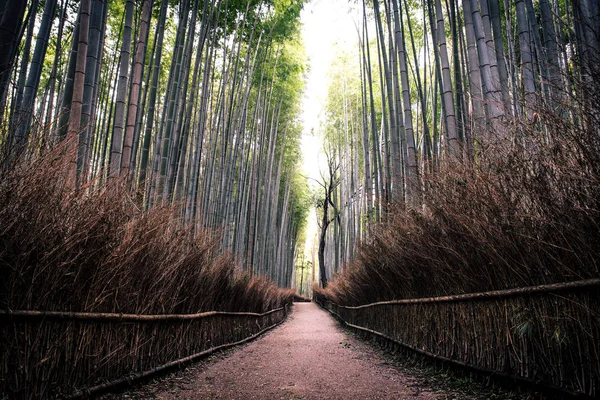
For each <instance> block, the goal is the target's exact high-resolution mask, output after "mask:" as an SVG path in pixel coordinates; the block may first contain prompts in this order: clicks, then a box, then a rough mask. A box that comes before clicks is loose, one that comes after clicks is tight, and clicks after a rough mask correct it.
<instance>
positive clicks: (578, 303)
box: [313, 80, 600, 398]
mask: <svg viewBox="0 0 600 400" xmlns="http://www.w3.org/2000/svg"><path fill="white" fill-rule="evenodd" d="M595 82H596V84H595V85H593V84H592V85H589V86H586V87H585V88H584V87H581V88H580V89H579V90H578V92H577V93H578V96H577V97H575V96H572V97H567V96H566V95H565V96H564V97H562V98H561V102H558V101H557V102H555V103H553V104H552V105H551V106H546V107H537V108H536V109H535V110H534V109H530V112H529V114H528V115H529V117H524V118H523V119H513V120H505V121H503V123H502V130H501V131H497V132H492V133H488V134H487V135H488V139H482V141H484V142H486V143H487V144H486V145H485V146H484V145H480V146H478V148H477V151H478V154H477V157H476V160H477V161H476V163H475V164H473V165H465V164H461V165H457V164H454V165H452V164H450V163H448V164H447V165H445V166H444V167H443V168H441V170H438V171H436V172H435V173H433V174H431V175H429V176H427V177H425V179H423V186H422V188H423V190H422V193H421V198H420V201H419V205H418V206H417V207H404V206H403V205H393V206H391V207H390V208H389V209H388V213H387V214H386V218H385V220H384V222H382V223H380V224H378V225H376V226H372V227H371V231H370V233H369V235H368V240H367V241H366V242H364V243H362V244H361V245H360V250H359V252H358V256H357V257H356V258H355V260H353V262H352V263H351V264H350V265H348V266H347V267H346V268H345V269H343V270H342V272H341V273H340V274H339V275H338V276H337V277H335V279H334V280H333V281H332V282H331V283H330V284H329V285H328V286H327V288H325V289H322V288H318V287H315V288H314V291H313V293H314V294H313V296H314V298H315V299H316V301H317V302H319V303H320V304H322V305H323V306H324V307H326V308H328V309H329V310H330V311H332V312H334V313H335V314H337V315H338V316H339V317H340V318H341V319H343V320H344V321H345V322H347V323H349V324H351V325H353V326H355V327H358V328H357V329H361V330H363V331H365V332H369V333H370V334H374V335H383V337H385V338H386V340H389V341H391V342H395V343H397V344H399V345H400V346H401V347H402V348H404V349H410V351H411V352H414V353H420V354H424V355H427V356H429V357H432V358H434V359H440V360H444V361H448V362H450V363H451V364H452V365H454V366H456V365H460V366H462V367H465V368H467V369H468V370H469V371H478V373H480V374H481V376H484V377H485V378H486V379H487V378H489V377H490V376H498V377H500V376H501V377H504V379H505V380H506V381H508V382H513V383H514V382H515V381H516V380H518V381H519V382H520V383H522V384H523V385H526V386H533V387H535V390H537V389H540V390H546V391H551V392H552V393H556V396H559V397H561V398H562V397H563V396H573V397H577V396H583V397H584V398H585V396H588V397H592V398H596V397H597V396H598V387H600V385H599V383H600V374H599V373H598V371H600V360H599V359H598V357H597V355H598V351H599V349H598V343H600V342H599V340H598V339H599V338H600V324H599V323H598V321H599V320H600V312H599V310H600V295H599V293H598V290H597V288H598V284H597V282H596V283H593V282H595V281H591V280H590V281H587V283H588V284H589V286H588V287H587V288H584V289H581V290H572V291H568V292H567V291H565V292H561V293H550V292H548V293H545V294H542V293H541V294H539V295H531V296H530V295H518V294H516V295H514V296H507V297H502V298H500V297H498V298H477V299H471V300H468V301H467V300H464V301H463V300H461V301H458V300H457V301H429V302H428V301H416V302H410V303H403V304H398V303H396V304H385V303H384V304H381V303H379V304H371V305H369V306H365V307H361V308H358V309H352V308H348V307H344V306H356V305H367V304H369V303H376V302H380V301H386V300H394V299H407V298H428V297H437V296H445V295H457V294H463V293H477V292H486V291H492V290H501V289H511V288H520V287H528V286H537V285H542V284H551V283H562V282H572V281H579V280H586V279H594V278H599V277H600V265H599V263H600V190H599V188H600V128H599V127H600V96H598V93H600V90H598V83H597V82H599V81H598V80H595ZM594 86H595V88H594ZM534 111H535V112H534ZM493 135H496V136H493ZM499 135H502V137H501V138H499ZM490 137H493V138H494V141H495V142H494V143H492V139H489V138H490ZM513 293H517V292H513ZM551 395H552V396H553V395H554V394H551Z"/></svg>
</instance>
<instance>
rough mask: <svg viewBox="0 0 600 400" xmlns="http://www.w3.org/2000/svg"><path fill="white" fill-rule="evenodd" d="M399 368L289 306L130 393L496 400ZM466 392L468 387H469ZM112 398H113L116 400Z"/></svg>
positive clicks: (310, 307) (322, 315)
mask: <svg viewBox="0 0 600 400" xmlns="http://www.w3.org/2000/svg"><path fill="white" fill-rule="evenodd" d="M451 386H452V385H449V384H448V382H447V381H446V382H445V381H444V380H443V379H439V378H436V377H435V376H432V375H431V374H428V373H423V370H422V369H421V370H420V371H419V370H418V369H417V370H415V371H414V372H413V371H411V369H410V368H404V367H403V366H401V365H398V363H397V362H395V361H394V360H393V357H390V356H389V355H386V354H385V353H384V352H383V351H382V349H378V348H377V347H373V346H370V345H369V344H368V343H366V342H365V341H363V340H360V339H358V338H356V337H354V335H350V334H348V333H347V332H345V331H344V330H343V329H341V328H340V327H339V325H338V324H337V323H336V322H335V320H334V319H333V318H332V317H331V316H330V315H329V314H328V313H327V312H325V311H323V310H322V309H320V308H319V307H318V306H317V305H315V304H314V303H296V304H294V307H293V311H292V313H291V314H290V316H289V317H288V319H287V321H286V322H284V324H282V325H281V326H280V327H278V328H277V329H275V330H272V331H270V332H268V333H267V334H265V335H264V336H262V337H261V338H259V339H257V340H255V341H253V342H252V343H249V344H247V345H244V346H242V347H240V348H237V349H235V350H231V351H227V352H224V353H220V354H218V355H215V356H213V357H211V358H209V359H207V360H205V361H204V362H201V363H196V364H194V365H192V366H190V367H188V368H187V369H186V370H184V371H179V372H176V373H174V374H171V375H170V376H166V377H162V378H159V379H157V380H155V381H153V382H151V383H149V384H146V385H144V386H142V387H140V388H139V389H137V390H135V391H130V392H127V393H121V394H119V395H109V396H105V397H103V398H104V399H109V398H138V399H141V398H144V399H149V398H152V399H228V400H233V399H244V400H245V399H269V400H275V399H286V400H287V399H304V400H312V399H331V400H336V399H407V398H409V399H439V400H450V399H480V398H487V399H491V398H494V399H498V398H511V397H510V396H508V397H505V396H496V395H494V394H491V393H490V391H489V390H487V391H485V390H484V392H485V393H478V394H479V395H472V393H470V394H469V393H467V392H465V391H464V390H461V388H456V387H451ZM469 386H470V385H469ZM115 396H116V397H115Z"/></svg>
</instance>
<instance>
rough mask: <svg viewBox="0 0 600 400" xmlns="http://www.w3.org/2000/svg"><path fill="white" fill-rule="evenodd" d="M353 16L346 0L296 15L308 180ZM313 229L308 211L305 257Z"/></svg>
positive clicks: (324, 2)
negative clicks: (332, 72)
mask: <svg viewBox="0 0 600 400" xmlns="http://www.w3.org/2000/svg"><path fill="white" fill-rule="evenodd" d="M356 16H357V13H356V11H352V8H351V5H350V1H349V0H312V1H310V2H309V3H308V4H305V5H304V9H303V10H302V14H301V16H300V19H301V22H302V24H303V27H302V35H303V37H304V43H305V46H306V54H307V55H308V57H309V60H310V61H309V62H310V64H309V72H308V75H307V81H306V90H305V94H304V99H303V102H302V110H303V112H302V120H303V124H304V132H303V135H302V155H303V158H304V160H303V169H304V173H305V174H306V175H307V176H308V177H309V178H312V179H316V180H320V178H321V175H320V173H319V165H321V164H322V162H324V156H323V155H322V154H321V147H322V146H321V142H322V139H321V137H320V134H319V120H320V118H322V110H323V109H324V107H325V101H326V99H327V91H328V89H329V82H328V75H327V73H328V70H329V66H330V65H331V64H332V62H333V60H334V57H335V55H336V49H344V48H346V47H347V46H355V43H356V41H357V38H356V27H355V22H354V21H355V20H356V18H357V17H356ZM313 132H314V134H313ZM312 179H311V180H309V184H310V185H311V187H315V186H317V187H318V185H317V184H316V183H315V182H314V181H313V180H312ZM317 232H318V226H317V221H316V214H315V212H314V210H311V212H310V214H309V221H308V226H307V232H306V245H305V252H306V256H307V259H308V260H310V253H311V251H312V250H313V249H314V246H315V238H316V234H317ZM315 278H316V277H315Z"/></svg>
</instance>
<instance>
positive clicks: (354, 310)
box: [319, 279, 600, 397]
mask: <svg viewBox="0 0 600 400" xmlns="http://www.w3.org/2000/svg"><path fill="white" fill-rule="evenodd" d="M599 289H600V279H589V280H584V281H576V282H569V283H561V284H552V285H541V286H535V287H527V288H519V289H510V290H499V291H492V292H483V293H470V294H464V295H457V296H443V297H433V298H422V299H405V300H394V301H385V302H378V303H371V304H365V305H361V306H343V305H338V304H335V303H332V302H331V301H328V300H326V299H319V303H320V304H321V306H323V307H324V308H326V309H327V310H329V311H330V312H331V313H332V314H334V315H336V316H337V317H338V318H339V319H341V320H342V321H343V322H344V323H346V324H347V325H348V326H350V327H351V328H354V329H357V330H360V331H363V332H369V333H371V334H374V335H377V336H380V337H384V338H386V339H388V340H391V341H393V342H395V343H397V344H399V345H401V346H402V347H404V348H407V349H409V350H412V351H415V352H417V353H421V354H424V355H426V356H429V357H432V358H435V359H439V360H443V361H448V362H451V363H454V364H457V365H459V366H462V367H467V368H470V369H473V370H477V371H479V372H484V373H488V374H494V375H496V376H499V377H504V378H510V379H511V380H513V381H521V382H522V383H526V384H534V385H536V386H538V387H545V388H547V389H551V390H554V391H560V392H561V393H562V394H564V395H570V396H573V397H598V396H600V290H599Z"/></svg>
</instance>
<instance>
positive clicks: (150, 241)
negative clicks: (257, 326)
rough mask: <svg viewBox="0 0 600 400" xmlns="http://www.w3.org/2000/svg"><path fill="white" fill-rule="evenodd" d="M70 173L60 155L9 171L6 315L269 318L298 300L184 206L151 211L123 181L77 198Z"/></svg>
mask: <svg viewBox="0 0 600 400" xmlns="http://www.w3.org/2000/svg"><path fill="white" fill-rule="evenodd" d="M65 168H66V167H65V163H64V157H63V156H62V153H61V151H60V150H59V149H57V150H56V151H53V152H51V153H49V154H47V155H46V156H44V157H41V158H38V159H36V160H34V161H32V162H27V163H21V164H19V165H17V166H16V167H12V168H10V169H8V168H3V169H2V171H1V172H0V173H1V174H2V176H1V181H0V227H1V228H0V285H2V295H1V298H0V304H1V306H0V307H1V308H4V309H21V310H46V311H50V310H51V311H88V312H118V313H134V314H136V313H137V314H168V313H197V312H201V311H209V310H226V311H254V312H263V311H266V310H268V309H270V308H276V307H279V306H280V305H281V304H283V303H287V302H289V301H290V300H291V298H292V296H293V294H292V293H291V292H288V291H282V290H279V289H276V288H275V287H274V285H273V284H272V283H271V282H270V281H268V280H267V279H264V278H261V277H255V276H251V274H250V273H248V272H243V271H240V270H239V269H237V268H236V262H235V260H234V258H233V257H232V256H231V254H229V253H226V252H223V251H222V249H221V248H220V246H219V237H218V235H217V234H216V233H215V232H212V231H209V230H205V231H201V232H196V233H194V232H193V229H192V228H191V227H190V226H189V225H184V224H182V223H181V222H180V220H179V218H178V213H177V210H176V209H174V208H171V207H158V208H153V209H151V210H150V211H144V210H143V207H142V206H140V204H139V202H138V201H136V196H135V192H133V191H131V190H127V189H125V188H124V186H125V185H123V182H122V181H115V182H113V183H110V184H108V185H105V186H102V185H99V186H98V187H93V186H92V185H90V186H89V187H86V188H82V189H81V190H79V191H78V192H71V193H69V191H68V190H66V189H65V188H64V187H63V186H61V184H60V182H61V180H60V179H57V178H58V177H60V176H62V175H63V174H64V172H65Z"/></svg>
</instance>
